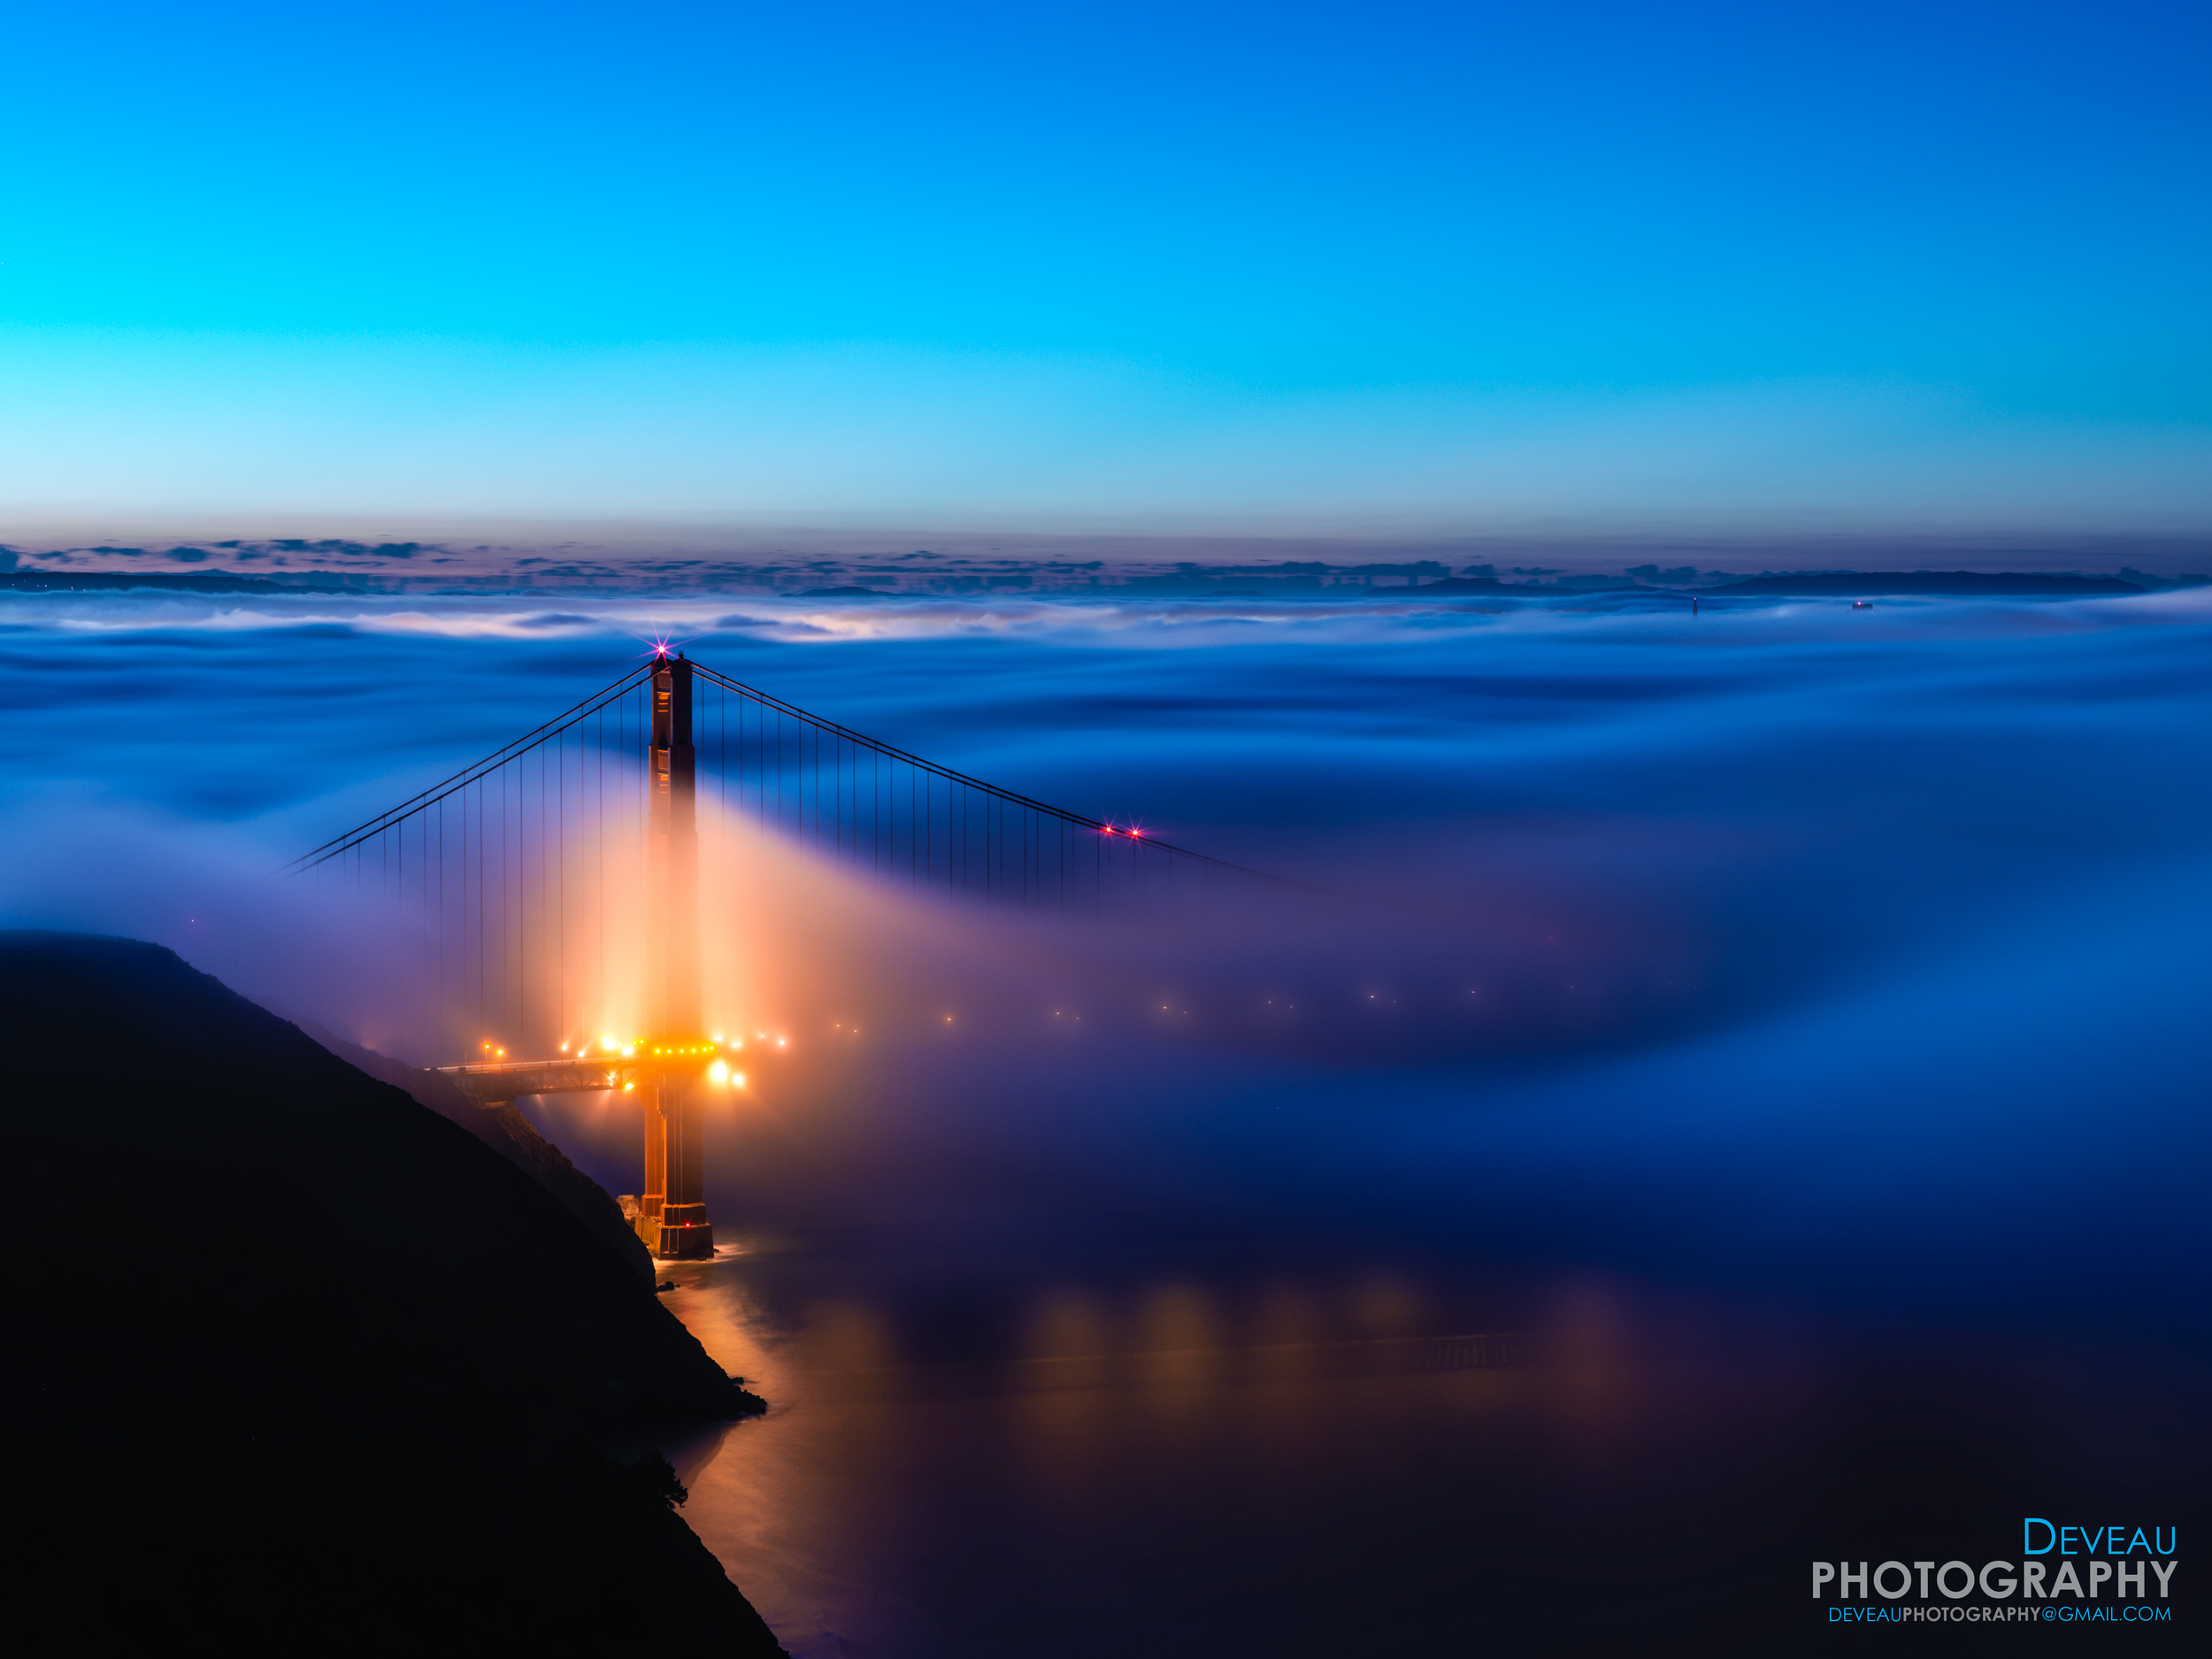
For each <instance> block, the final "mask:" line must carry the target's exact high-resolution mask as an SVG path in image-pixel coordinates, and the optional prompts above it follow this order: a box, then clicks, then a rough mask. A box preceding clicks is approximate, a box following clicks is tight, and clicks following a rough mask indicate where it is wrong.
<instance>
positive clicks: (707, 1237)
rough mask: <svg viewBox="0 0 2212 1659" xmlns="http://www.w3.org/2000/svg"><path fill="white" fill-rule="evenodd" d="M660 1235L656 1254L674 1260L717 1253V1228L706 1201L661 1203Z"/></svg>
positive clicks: (703, 1256) (654, 1251) (683, 1260)
mask: <svg viewBox="0 0 2212 1659" xmlns="http://www.w3.org/2000/svg"><path fill="white" fill-rule="evenodd" d="M657 1231H658V1233H659V1235H660V1239H659V1242H658V1243H657V1244H656V1245H655V1246H654V1248H653V1254H654V1255H656V1256H661V1257H663V1258H664V1259H665V1260H668V1261H672V1262H693V1261H700V1260H703V1259H704V1258H705V1257H707V1256H712V1255H713V1254H714V1228H713V1227H712V1226H710V1225H709V1224H708V1221H707V1207H706V1206H705V1205H704V1204H664V1205H662V1206H661V1218H660V1225H659V1227H658V1229H657Z"/></svg>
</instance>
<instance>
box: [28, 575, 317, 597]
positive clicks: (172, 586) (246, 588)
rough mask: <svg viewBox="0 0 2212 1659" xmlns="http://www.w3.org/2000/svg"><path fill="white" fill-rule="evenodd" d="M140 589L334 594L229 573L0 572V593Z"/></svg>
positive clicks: (299, 584)
mask: <svg viewBox="0 0 2212 1659" xmlns="http://www.w3.org/2000/svg"><path fill="white" fill-rule="evenodd" d="M125 588H151V589H154V590H156V591H157V592H158V591H166V592H170V593H184V594H335V593H343V592H345V591H346V589H345V588H341V587H338V586H336V585H334V584H324V585H317V584H313V583H309V582H273V581H271V580H268V579H267V578H266V577H263V576H239V575H234V574H233V573H232V572H229V571H0V594H89V593H102V592H108V591H119V590H121V589H125Z"/></svg>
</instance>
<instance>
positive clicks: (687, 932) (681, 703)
mask: <svg viewBox="0 0 2212 1659" xmlns="http://www.w3.org/2000/svg"><path fill="white" fill-rule="evenodd" d="M691 738H692V718H691V664H689V663H688V662H687V661H686V660H684V658H683V657H681V656H680V655H679V656H677V657H663V658H662V659H661V660H660V661H659V662H658V663H657V664H655V665H654V669H653V744H652V751H651V767H652V775H651V778H650V780H649V808H648V811H647V816H646V847H645V872H646V873H645V880H646V894H645V903H646V1009H647V1012H648V1016H649V1031H650V1032H651V1033H652V1034H651V1035H650V1036H649V1038H648V1039H647V1040H646V1041H647V1045H648V1048H649V1050H651V1051H654V1055H655V1058H656V1061H657V1063H656V1064H653V1065H652V1066H651V1067H650V1068H649V1071H648V1072H647V1076H648V1077H649V1079H650V1082H649V1087H647V1088H644V1089H641V1090H640V1091H639V1093H640V1094H642V1095H643V1096H644V1097H645V1111H644V1116H645V1184H644V1189H643V1191H642V1192H641V1194H640V1195H639V1199H638V1210H639V1215H638V1231H639V1233H640V1234H641V1236H642V1237H643V1238H644V1240H645V1242H646V1245H647V1246H648V1247H649V1248H650V1249H651V1250H652V1252H653V1254H654V1255H656V1256H669V1257H696V1256H712V1255H713V1254H714V1229H713V1228H712V1227H711V1226H710V1225H708V1223H707V1206H706V1187H705V1169H704V1157H703V1153H704V1148H703V1145H702V1141H703V1130H704V1128H705V1123H704V1115H705V1101H704V1099H703V1088H702V1086H701V1081H700V1075H699V1073H700V1069H701V1068H700V1062H699V1056H700V1055H701V1054H702V1053H703V1052H704V1049H705V1040H704V1038H703V1036H702V1035H701V1033H700V1029H699V1027H700V1024H701V1020H700V1012H701V1010H700V996H699V803H698V755H697V751H696V750H695V749H694V748H693V746H692V741H691ZM639 1057H640V1058H641V1059H642V1058H645V1057H646V1056H645V1055H643V1054H641V1055H640V1056H639Z"/></svg>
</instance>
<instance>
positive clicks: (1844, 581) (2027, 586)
mask: <svg viewBox="0 0 2212 1659" xmlns="http://www.w3.org/2000/svg"><path fill="white" fill-rule="evenodd" d="M1699 591H1700V592H1701V593H1706V594H1783V595H1788V594H1798V595H1805V596H1807V597H1821V596H1832V597H1836V598H1849V599H1863V598H1866V597H1869V596H1870V595H1878V594H1930V595H1938V596H1941V597H1947V598H1970V597H1972V596H1974V595H1983V594H1986V595H1993V596H2001V595H2037V594H2139V593H2142V592H2143V591H2145V590H2144V588H2142V587H2141V586H2140V585H2139V584H2138V583H2135V582H2128V581H2122V580H2120V579H2119V578H2118V577H2117V576H2038V575H2029V574H2024V573H2022V572H1999V573H1997V574H1994V575H1990V574H1985V573H1984V572H1980V571H1819V572H1809V573H1807V574H1803V575H1786V576H1754V577H1752V578H1750V579H1749V580H1747V581H1740V582H1724V583H1722V584H1721V585H1720V586H1718V587H1716V588H1701V589H1700V590H1699Z"/></svg>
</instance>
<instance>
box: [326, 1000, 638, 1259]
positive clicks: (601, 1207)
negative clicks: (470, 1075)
mask: <svg viewBox="0 0 2212 1659" xmlns="http://www.w3.org/2000/svg"><path fill="white" fill-rule="evenodd" d="M300 1029H301V1030H302V1031H303V1032H305V1033H307V1034H308V1035H309V1036H311V1037H312V1038H313V1039H314V1040H315V1041H317V1042H319V1043H320V1044H322V1046H323V1047H324V1048H327V1049H329V1050H330V1051H331V1053H333V1054H334V1055H336V1056H338V1057H339V1058H340V1059H341V1060H343V1061H344V1062H345V1063H346V1064H348V1065H349V1066H352V1067H354V1068H355V1069H356V1070H357V1071H365V1072H367V1073H368V1074H369V1075H370V1076H371V1077H373V1078H374V1079H376V1080H377V1081H378V1082H380V1083H389V1084H390V1085H391V1086H392V1087H394V1088H403V1089H405V1090H406V1091H407V1093H408V1094H409V1095H410V1096H411V1097H412V1098H413V1100H414V1102H415V1103H416V1104H417V1105H419V1106H427V1107H428V1108H429V1109H430V1110H432V1111H434V1112H435V1113H437V1114H438V1116H439V1117H441V1118H444V1119H445V1120H446V1121H447V1122H448V1123H454V1124H458V1125H460V1126H461V1127H462V1128H464V1129H465V1130H467V1131H468V1132H469V1133H471V1134H472V1135H474V1136H475V1137H476V1138H477V1139H478V1140H479V1141H482V1142H483V1143H484V1144H485V1145H486V1146H488V1147H489V1148H491V1149H492V1150H493V1151H495V1152H496V1153H498V1154H499V1156H501V1157H503V1158H504V1159H506V1160H507V1162H508V1163H510V1164H513V1165H514V1166H515V1167H516V1168H517V1169H518V1170H520V1171H522V1172H523V1173H524V1174H525V1175H527V1176H528V1177H529V1178H530V1179H532V1180H534V1181H535V1182H536V1183H537V1184H538V1185H539V1186H541V1187H544V1188H545V1190H546V1191H547V1192H549V1193H550V1194H553V1196H554V1197H555V1198H557V1199H558V1200H559V1201H560V1204H561V1208H562V1209H564V1210H567V1211H568V1213H569V1214H570V1215H572V1216H573V1217H576V1219H577V1220H579V1221H580V1222H582V1223H583V1224H584V1225H585V1226H587V1227H588V1228H589V1229H590V1230H591V1231H592V1233H595V1235H596V1236H597V1237H598V1238H599V1239H600V1240H601V1241H602V1242H603V1243H604V1244H605V1245H606V1246H607V1248H609V1249H611V1250H612V1251H613V1252H614V1253H615V1255H616V1256H618V1257H619V1258H620V1259H621V1261H622V1263H623V1265H625V1266H626V1267H627V1268H628V1269H629V1270H630V1271H631V1272H632V1273H634V1274H635V1275H636V1276H637V1277H639V1278H640V1279H643V1280H644V1281H645V1282H646V1283H647V1284H651V1283H652V1282H653V1257H652V1253H651V1252H650V1251H649V1250H647V1249H646V1248H645V1244H644V1241H643V1240H641V1239H640V1238H639V1237H638V1236H637V1234H636V1233H634V1232H632V1231H631V1228H630V1224H629V1223H628V1222H626V1221H625V1220H623V1218H622V1208H621V1206H620V1205H618V1204H617V1203H616V1202H614V1198H613V1196H612V1194H610V1193H609V1192H608V1191H607V1189H606V1188H605V1187H602V1186H601V1185H600V1184H599V1183H598V1182H597V1181H595V1180H593V1179H591V1177H590V1176H588V1175H587V1174H585V1173H584V1172H583V1171H581V1170H580V1169H578V1168H577V1167H576V1166H575V1165H574V1164H571V1163H570V1162H569V1161H568V1155H567V1154H566V1153H565V1152H563V1151H562V1150H561V1149H560V1148H558V1147H557V1146H555V1145H554V1144H553V1143H552V1142H551V1141H548V1140H547V1139H546V1138H545V1137H544V1136H543V1135H541V1134H540V1133H538V1126H537V1125H535V1124H534V1123H532V1122H531V1121H530V1120H529V1119H528V1118H525V1117H524V1116H523V1115H522V1112H521V1110H520V1108H518V1107H517V1106H516V1105H515V1103H514V1102H512V1101H502V1102H499V1103H498V1104H497V1105H495V1106H485V1105H480V1104H479V1103H478V1102H476V1101H474V1100H472V1099H471V1098H470V1097H469V1096H468V1095H466V1094H463V1093H462V1092H461V1089H460V1087H459V1085H457V1084H456V1083H455V1082H454V1081H453V1079H450V1078H447V1077H441V1076H440V1075H439V1074H438V1073H437V1072H435V1071H422V1070H420V1069H419V1068H418V1067H415V1066H411V1065H407V1064H403V1063H402V1062H400V1061H398V1060H395V1059H392V1058H391V1057H389V1056H386V1055H380V1054H379V1053H377V1052H376V1050H375V1049H373V1048H362V1047H361V1046H360V1045H359V1044H357V1043H350V1042H348V1041H346V1040H345V1039H344V1038H343V1037H341V1036H338V1035H336V1034H335V1033H332V1032H327V1031H325V1030H324V1029H323V1028H322V1027H321V1026H319V1025H310V1024H308V1023H307V1022H306V1021H304V1020H303V1021H301V1022H300Z"/></svg>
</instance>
